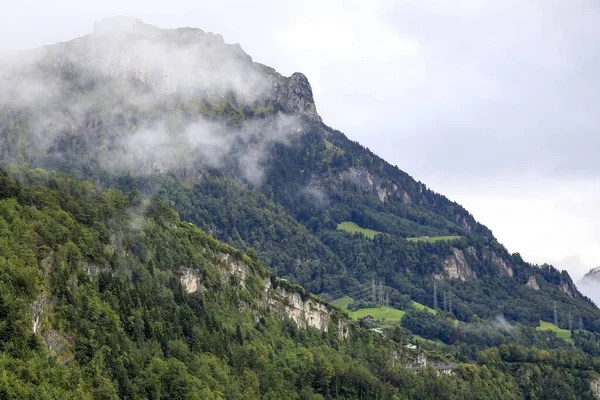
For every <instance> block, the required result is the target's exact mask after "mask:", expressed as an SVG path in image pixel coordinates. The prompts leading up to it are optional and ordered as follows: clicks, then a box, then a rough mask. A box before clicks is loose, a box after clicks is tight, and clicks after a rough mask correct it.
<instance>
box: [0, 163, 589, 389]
mask: <svg viewBox="0 0 600 400" xmlns="http://www.w3.org/2000/svg"><path fill="white" fill-rule="evenodd" d="M11 175H12V177H11V176H8V175H7V174H6V173H5V172H4V171H0V232H1V235H0V251H1V255H0V289H1V290H0V317H1V319H0V367H1V371H2V373H0V397H2V398H3V399H24V398H31V399H34V398H35V399H53V398H61V399H66V398H73V399H86V398H90V399H92V398H93V399H113V398H130V399H131V398H133V399H221V398H226V399H255V398H259V397H262V398H269V399H281V398H286V399H300V398H314V399H318V398H382V399H398V398H412V399H415V398H416V399H431V398H444V399H468V398H473V399H475V398H486V399H494V398H495V399H507V398H515V399H516V398H519V397H521V395H522V390H523V389H524V388H527V386H519V385H520V383H519V382H518V381H517V380H516V378H515V377H513V375H512V374H513V371H511V367H509V366H510V365H513V364H512V363H516V364H514V365H523V366H525V365H526V364H523V363H524V362H529V359H528V358H527V357H531V355H528V354H527V353H525V354H524V355H523V357H525V358H524V359H522V360H521V359H510V360H508V359H507V357H508V356H507V355H504V354H502V355H501V354H500V352H497V353H493V352H491V353H486V355H485V357H486V359H485V362H486V363H488V362H489V363H492V364H494V365H496V367H492V368H491V369H489V368H487V367H481V366H476V365H463V366H459V367H456V373H455V375H454V376H446V375H442V376H439V375H438V374H437V373H436V371H435V370H433V369H431V370H430V369H425V370H424V371H423V372H422V373H421V374H415V373H413V372H409V371H407V370H405V369H404V368H403V367H402V365H403V363H406V362H409V361H410V360H411V358H413V357H415V356H416V355H415V354H414V352H413V351H412V350H407V349H405V348H404V347H402V346H400V345H399V343H395V342H393V341H391V340H389V339H387V338H385V337H383V336H381V335H379V334H377V333H374V332H370V331H368V330H366V329H362V328H360V327H359V326H356V325H354V324H350V323H349V322H348V321H347V319H346V318H347V317H346V316H344V315H343V314H342V313H341V312H339V311H338V310H336V309H334V308H332V307H330V306H328V305H326V304H325V303H323V302H322V301H321V300H319V299H317V298H314V297H313V296H311V295H310V294H309V293H307V292H305V291H304V290H303V289H302V288H300V287H297V286H294V285H290V284H289V283H287V282H285V281H281V280H278V279H276V278H274V277H270V276H269V274H268V273H267V272H266V270H264V269H263V268H262V267H260V265H258V264H257V263H256V262H255V261H253V260H252V259H251V258H250V257H249V256H248V255H246V254H244V253H241V252H239V251H237V250H235V249H233V248H231V247H229V246H227V245H225V244H222V243H220V242H218V241H216V240H215V239H214V238H212V237H211V236H209V235H207V234H205V233H203V232H201V231H200V230H198V229H197V228H196V227H194V226H191V225H190V224H188V223H184V222H181V221H180V220H179V218H178V215H177V214H176V213H175V212H174V211H173V210H172V209H171V208H169V207H168V206H167V205H166V204H164V203H161V202H159V201H158V200H157V199H155V200H153V201H151V202H148V203H147V204H145V203H144V202H140V197H139V195H138V194H137V193H135V192H131V193H129V194H123V193H121V192H119V191H117V190H114V189H110V190H108V191H104V192H100V191H97V190H96V189H95V188H94V186H93V185H91V184H89V183H87V182H78V181H75V180H74V179H72V178H70V177H68V176H65V175H61V174H57V173H48V172H46V171H42V170H24V169H19V170H13V171H12V172H11ZM15 178H18V179H19V180H18V181H17V180H16V179H15ZM265 288H266V291H265ZM265 296H266V297H265ZM298 304H304V305H303V307H304V311H303V312H300V313H299V310H300V309H298V308H296V307H297V306H298ZM307 310H309V311H307ZM302 313H305V314H306V313H311V315H310V319H309V317H308V315H305V314H302ZM313 317H314V318H319V319H320V320H321V321H324V322H323V323H322V324H321V325H315V323H314V320H313V319H312V318H313ZM517 350H518V349H517ZM502 351H505V352H507V353H506V354H512V353H510V352H511V351H516V350H511V349H510V348H506V349H504V350H502ZM519 354H520V353H519ZM546 356H547V357H548V359H547V365H546V366H545V367H544V368H546V369H547V370H548V371H550V372H552V374H554V375H553V376H554V377H556V376H560V377H563V376H565V377H569V379H570V380H572V381H573V382H576V383H577V385H579V387H578V386H577V385H573V387H568V386H566V387H562V386H556V385H555V384H554V385H551V386H550V387H555V388H558V389H560V390H561V391H564V394H565V395H566V396H568V395H571V396H574V395H582V396H584V397H579V398H585V396H589V395H590V393H591V392H590V391H589V382H590V379H591V378H592V376H593V371H594V370H600V365H598V364H597V363H596V364H594V363H593V362H592V359H591V358H589V357H587V356H585V355H583V354H578V353H573V354H570V353H568V352H562V353H560V352H558V351H556V352H548V353H547V355H546ZM505 359H506V360H507V361H504V360H505ZM576 360H577V362H578V364H577V370H576V371H573V370H572V371H571V372H569V373H568V374H567V372H566V369H565V367H566V366H567V365H568V363H573V362H576ZM506 362H508V363H506ZM565 363H566V364H565ZM532 380H537V381H539V382H536V385H537V384H538V383H540V382H541V383H543V382H545V378H544V376H539V375H535V376H534V377H532ZM528 384H530V383H528ZM532 390H538V389H532ZM543 390H547V389H543ZM564 398H568V397H564Z"/></svg>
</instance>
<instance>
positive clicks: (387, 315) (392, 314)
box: [348, 307, 405, 327]
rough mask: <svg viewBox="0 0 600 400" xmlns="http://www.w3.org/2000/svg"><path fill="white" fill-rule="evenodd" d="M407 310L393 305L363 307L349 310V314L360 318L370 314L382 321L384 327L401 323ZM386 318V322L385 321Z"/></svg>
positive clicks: (354, 317) (351, 316) (353, 317)
mask: <svg viewBox="0 0 600 400" xmlns="http://www.w3.org/2000/svg"><path fill="white" fill-rule="evenodd" d="M404 314H405V311H402V310H396V309H395V308H392V307H377V308H361V309H360V310H356V311H348V315H350V318H352V319H356V320H357V319H359V318H363V317H366V316H367V315H370V316H371V317H373V318H374V319H376V320H379V321H381V322H382V323H383V324H382V325H383V326H384V327H388V326H392V325H396V324H399V323H400V321H402V317H403V316H404ZM383 319H385V322H384V321H383Z"/></svg>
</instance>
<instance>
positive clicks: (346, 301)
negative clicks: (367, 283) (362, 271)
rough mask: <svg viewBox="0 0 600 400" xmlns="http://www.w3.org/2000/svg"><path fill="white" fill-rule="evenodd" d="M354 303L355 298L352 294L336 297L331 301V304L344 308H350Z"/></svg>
mask: <svg viewBox="0 0 600 400" xmlns="http://www.w3.org/2000/svg"><path fill="white" fill-rule="evenodd" d="M352 303H354V299H353V298H352V297H350V296H344V297H340V298H339V299H335V300H333V301H332V302H331V304H333V305H334V306H336V307H339V308H341V309H342V310H348V306H349V305H350V304H352Z"/></svg>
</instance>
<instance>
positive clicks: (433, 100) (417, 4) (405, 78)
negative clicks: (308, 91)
mask: <svg viewBox="0 0 600 400" xmlns="http://www.w3.org/2000/svg"><path fill="white" fill-rule="evenodd" d="M115 15H129V16H134V17H137V18H139V19H141V20H143V21H144V22H146V23H150V24H154V25H158V26H160V27H162V28H175V27H180V26H191V27H197V28H201V29H204V30H206V31H211V32H216V33H220V34H222V35H223V37H224V38H225V41H226V42H228V43H235V42H237V43H240V44H241V45H242V47H243V48H244V50H245V51H246V52H247V53H248V54H250V55H251V56H252V57H253V58H254V60H255V61H258V62H261V63H264V64H267V65H269V66H272V67H274V68H275V69H277V70H278V71H279V72H281V73H282V74H284V75H290V74H292V73H293V72H296V71H299V72H303V73H304V74H306V75H307V76H308V78H309V80H310V82H311V84H312V87H313V91H314V94H315V100H316V103H317V110H318V111H319V113H320V114H321V116H322V117H323V119H324V121H325V122H326V123H327V124H328V125H330V126H332V127H334V128H337V129H339V130H341V131H343V132H344V133H346V134H347V135H348V136H349V137H350V138H351V139H354V140H358V141H359V142H361V143H362V144H364V145H366V146H368V147H369V148H371V149H372V150H373V151H374V152H375V153H377V154H379V155H381V156H382V157H383V158H385V159H386V160H387V161H389V162H390V163H392V164H395V165H398V167H400V168H401V169H403V170H405V171H406V172H408V173H409V174H411V175H412V176H413V177H415V178H416V179H417V180H420V181H422V182H424V183H425V184H427V185H428V186H429V187H430V188H432V189H434V190H436V191H439V192H441V193H443V194H445V195H447V196H448V197H449V198H451V199H452V200H455V201H457V202H459V203H460V204H462V205H463V206H465V207H466V208H467V209H468V210H470V211H471V212H472V213H473V214H474V215H475V217H476V218H477V219H478V220H479V221H481V222H482V223H484V224H485V225H487V226H488V227H489V228H491V229H492V231H493V232H494V234H495V235H496V236H497V237H498V238H499V239H500V241H501V242H502V243H503V244H505V245H506V246H507V248H508V249H509V251H511V252H517V251H518V252H520V253H521V255H523V257H524V258H525V259H527V260H528V261H531V262H534V263H540V264H541V263H544V262H548V263H552V264H554V265H556V266H557V267H559V268H561V269H566V270H568V271H569V272H570V273H571V274H572V276H573V278H574V279H575V280H577V279H579V278H580V277H581V276H582V275H583V274H584V273H585V272H587V270H589V269H590V268H592V267H595V266H598V265H600V211H599V208H598V206H597V205H598V204H600V157H598V149H599V148H600V135H599V134H598V132H597V131H598V128H599V127H600V110H598V106H599V105H600V77H599V74H600V2H598V1H597V0H570V1H564V0H563V1H558V0H498V1H475V0H471V1H444V0H437V1H434V0H415V1H398V0H397V1H364V0H362V1H332V0H327V1H323V0H319V1H317V0H303V1H299V0H297V1H294V2H290V1H284V0H278V1H258V0H257V1H253V2H247V1H242V0H240V1H227V0H221V1H214V2H205V1H202V0H194V1H191V0H170V1H166V2H165V1H155V0H143V1H141V0H131V1H128V0H119V1H115V0H104V1H102V2H85V1H75V0H54V1H52V2H47V1H41V0H21V1H18V2H12V3H11V4H10V5H7V6H5V7H4V9H3V12H2V14H0V48H5V49H6V48H9V49H10V48H30V47H37V46H40V45H43V44H52V43H55V42H59V41H67V40H70V39H72V38H74V37H77V36H82V35H84V34H86V33H90V32H91V31H92V30H93V25H94V22H95V21H97V20H100V19H102V18H105V17H110V16H115Z"/></svg>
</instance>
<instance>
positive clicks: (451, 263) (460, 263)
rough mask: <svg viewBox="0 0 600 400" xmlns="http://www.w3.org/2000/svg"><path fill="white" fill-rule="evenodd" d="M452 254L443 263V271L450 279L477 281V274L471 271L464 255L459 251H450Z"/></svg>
mask: <svg viewBox="0 0 600 400" xmlns="http://www.w3.org/2000/svg"><path fill="white" fill-rule="evenodd" d="M452 251H453V254H452V255H451V256H450V257H448V258H447V259H446V260H445V261H444V270H445V271H446V274H447V275H448V278H450V279H460V280H461V281H467V280H471V279H477V274H476V273H475V271H473V270H472V269H471V267H470V266H469V263H468V262H467V260H466V258H465V255H464V253H463V252H462V250H459V249H456V248H455V249H452Z"/></svg>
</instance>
